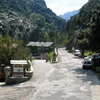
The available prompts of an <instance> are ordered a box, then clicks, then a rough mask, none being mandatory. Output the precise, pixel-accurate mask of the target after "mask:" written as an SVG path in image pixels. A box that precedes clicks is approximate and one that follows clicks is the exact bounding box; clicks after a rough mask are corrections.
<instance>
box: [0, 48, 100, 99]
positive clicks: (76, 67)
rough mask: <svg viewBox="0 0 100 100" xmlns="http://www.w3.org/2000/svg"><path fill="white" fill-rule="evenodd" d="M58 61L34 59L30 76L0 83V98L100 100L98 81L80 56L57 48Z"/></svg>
mask: <svg viewBox="0 0 100 100" xmlns="http://www.w3.org/2000/svg"><path fill="white" fill-rule="evenodd" d="M59 55H60V62H59V63H53V64H50V63H49V62H48V63H46V62H45V60H35V61H34V62H33V63H34V76H33V78H32V79H31V80H30V81H27V82H24V83H21V84H17V85H13V86H12V85H11V86H6V85H1V86H0V90H1V91H0V100H100V96H99V93H100V86H99V85H100V82H99V80H98V79H97V77H96V76H95V74H94V73H93V72H92V71H90V70H83V69H82V67H81V66H82V61H83V59H79V58H78V57H75V56H74V55H72V54H69V53H67V52H66V50H65V49H64V48H63V49H59Z"/></svg>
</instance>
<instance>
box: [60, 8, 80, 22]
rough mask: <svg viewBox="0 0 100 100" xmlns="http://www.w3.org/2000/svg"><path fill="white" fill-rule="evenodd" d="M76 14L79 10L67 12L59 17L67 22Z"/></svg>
mask: <svg viewBox="0 0 100 100" xmlns="http://www.w3.org/2000/svg"><path fill="white" fill-rule="evenodd" d="M78 12H79V10H74V11H72V12H67V13H65V14H63V15H59V16H60V17H61V18H63V19H65V20H66V21H67V20H69V19H70V17H71V16H73V15H75V14H77V13H78Z"/></svg>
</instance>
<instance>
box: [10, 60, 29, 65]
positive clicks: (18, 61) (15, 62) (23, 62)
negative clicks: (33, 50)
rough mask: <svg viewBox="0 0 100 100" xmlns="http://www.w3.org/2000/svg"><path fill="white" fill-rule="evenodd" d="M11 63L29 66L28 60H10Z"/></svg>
mask: <svg viewBox="0 0 100 100" xmlns="http://www.w3.org/2000/svg"><path fill="white" fill-rule="evenodd" d="M29 62H30V61H29ZM10 63H11V64H27V60H10Z"/></svg>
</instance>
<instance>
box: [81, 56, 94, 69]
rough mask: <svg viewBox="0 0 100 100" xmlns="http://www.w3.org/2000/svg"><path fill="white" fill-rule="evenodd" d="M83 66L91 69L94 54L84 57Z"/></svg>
mask: <svg viewBox="0 0 100 100" xmlns="http://www.w3.org/2000/svg"><path fill="white" fill-rule="evenodd" d="M82 68H83V69H91V68H92V56H88V57H85V58H84V61H83V65H82Z"/></svg>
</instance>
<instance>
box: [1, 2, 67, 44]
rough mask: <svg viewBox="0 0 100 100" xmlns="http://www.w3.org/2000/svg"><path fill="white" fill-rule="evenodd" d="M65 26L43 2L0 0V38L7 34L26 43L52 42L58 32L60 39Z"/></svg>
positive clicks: (63, 21) (64, 22)
mask: <svg viewBox="0 0 100 100" xmlns="http://www.w3.org/2000/svg"><path fill="white" fill-rule="evenodd" d="M65 24H66V21H65V20H63V19H61V18H60V17H58V16H56V14H55V13H53V12H52V11H51V10H50V9H49V8H47V6H46V4H45V2H44V0H0V34H1V35H2V36H5V34H9V35H10V36H11V37H12V38H13V39H17V40H20V39H22V40H24V41H25V42H26V43H27V42H29V41H53V42H54V41H55V39H56V33H57V32H58V31H59V33H60V37H62V35H63V32H64V30H65ZM61 33H62V34H61ZM63 37H65V36H63ZM61 41H62V40H61ZM61 41H60V42H61Z"/></svg>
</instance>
